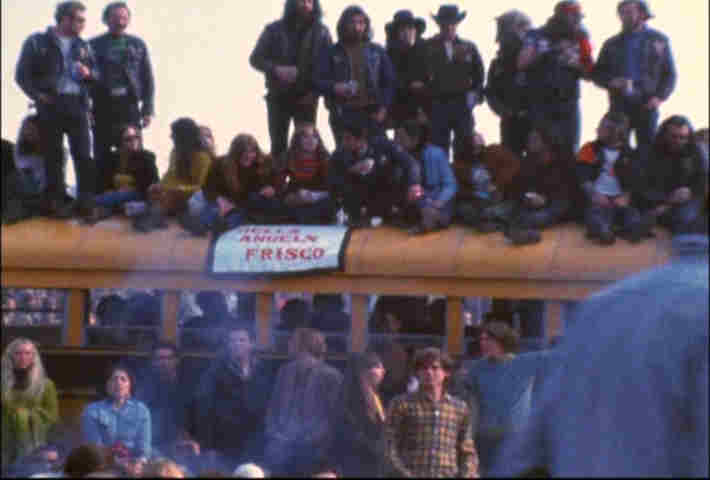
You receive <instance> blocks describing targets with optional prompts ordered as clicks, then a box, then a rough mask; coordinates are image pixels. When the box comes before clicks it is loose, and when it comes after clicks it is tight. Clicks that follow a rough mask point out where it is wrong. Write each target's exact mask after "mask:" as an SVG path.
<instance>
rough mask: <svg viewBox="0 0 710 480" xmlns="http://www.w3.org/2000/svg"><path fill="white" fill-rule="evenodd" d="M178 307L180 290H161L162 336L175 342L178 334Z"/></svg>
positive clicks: (177, 339)
mask: <svg viewBox="0 0 710 480" xmlns="http://www.w3.org/2000/svg"><path fill="white" fill-rule="evenodd" d="M179 308H180V292H179V291H177V290H166V291H164V292H163V309H162V313H163V330H162V338H163V340H166V341H168V342H172V343H175V344H177V343H178V341H179V335H178V310H179Z"/></svg>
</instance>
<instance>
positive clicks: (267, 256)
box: [261, 248, 273, 260]
mask: <svg viewBox="0 0 710 480" xmlns="http://www.w3.org/2000/svg"><path fill="white" fill-rule="evenodd" d="M272 253H273V251H272V250H271V249H270V248H265V249H263V250H262V251H261V259H262V260H271V254H272Z"/></svg>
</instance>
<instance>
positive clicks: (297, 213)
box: [288, 198, 335, 225]
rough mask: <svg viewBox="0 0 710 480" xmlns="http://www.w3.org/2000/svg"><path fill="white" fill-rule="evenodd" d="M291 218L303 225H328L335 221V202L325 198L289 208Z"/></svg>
mask: <svg viewBox="0 0 710 480" xmlns="http://www.w3.org/2000/svg"><path fill="white" fill-rule="evenodd" d="M288 216H289V219H290V220H291V221H293V222H296V223H298V224H302V225H326V224H329V223H331V222H332V221H333V217H334V216H335V203H334V202H333V201H332V200H331V199H330V198H324V199H322V200H319V201H317V202H314V203H308V204H305V205H298V206H296V207H289V208H288Z"/></svg>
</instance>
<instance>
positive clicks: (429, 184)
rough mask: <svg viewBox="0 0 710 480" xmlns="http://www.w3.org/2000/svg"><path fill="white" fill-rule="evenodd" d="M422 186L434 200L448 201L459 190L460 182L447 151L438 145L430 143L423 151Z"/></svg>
mask: <svg viewBox="0 0 710 480" xmlns="http://www.w3.org/2000/svg"><path fill="white" fill-rule="evenodd" d="M421 163H422V186H423V187H424V189H425V190H426V191H427V192H428V193H429V194H430V195H431V198H432V199H433V200H439V201H441V202H444V203H447V202H449V201H450V200H451V199H452V198H454V195H456V192H457V191H458V184H457V183H456V178H455V177H454V172H453V171H452V170H451V165H450V164H449V159H448V157H447V155H446V152H445V151H444V150H443V149H442V148H441V147H437V146H436V145H432V144H428V145H426V146H425V147H424V149H423V150H422V153H421Z"/></svg>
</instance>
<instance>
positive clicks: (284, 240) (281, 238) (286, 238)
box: [275, 235, 290, 243]
mask: <svg viewBox="0 0 710 480" xmlns="http://www.w3.org/2000/svg"><path fill="white" fill-rule="evenodd" d="M275 241H277V242H281V243H288V242H289V241H290V239H289V237H287V236H286V235H281V236H280V237H279V238H278V240H275Z"/></svg>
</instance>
